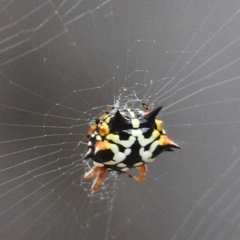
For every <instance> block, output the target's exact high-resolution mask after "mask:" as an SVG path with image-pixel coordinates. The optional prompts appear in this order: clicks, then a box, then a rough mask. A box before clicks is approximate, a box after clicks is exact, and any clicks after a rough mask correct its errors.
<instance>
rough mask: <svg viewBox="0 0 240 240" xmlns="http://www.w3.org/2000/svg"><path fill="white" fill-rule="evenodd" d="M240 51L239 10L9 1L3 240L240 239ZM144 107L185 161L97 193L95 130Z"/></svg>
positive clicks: (132, 2)
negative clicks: (112, 113)
mask: <svg viewBox="0 0 240 240" xmlns="http://www.w3.org/2000/svg"><path fill="white" fill-rule="evenodd" d="M239 50H240V2H239V1H237V0H230V1H223V0H198V1H196V0H183V1H177V0H168V1H163V0H162V1H157V0H148V1H146V0H145V1H143V0H121V1H117V0H105V1H104V0H90V1H89V0H88V1H86V0H79V1H77V0H76V1H73V0H46V1H45V0H39V1H33V0H9V1H4V0H3V1H0V84H1V85H0V127H1V134H0V138H1V139H0V180H1V181H0V239H3V240H5V239H11V240H12V239H19V240H23V239H24V240H26V239H58V240H60V239H64V240H66V239H71V240H72V239H81V240H83V239H116V240H118V239H121V240H122V239H124V240H125V239H133V240H134V239H156V240H158V239H160V240H167V239H171V240H179V239H180V240H186V239H205V240H212V239H218V240H225V239H240V210H239V209H240V174H239V173H240V150H239V134H240V130H239V127H240V121H239V113H240V97H239V91H240V68H239V63H240V55H239V52H240V51H239ZM142 102H146V103H147V104H149V106H150V107H151V108H153V107H157V106H160V105H162V106H163V110H162V111H161V113H160V114H159V118H160V119H162V120H163V121H164V128H165V129H166V131H167V133H168V134H169V136H170V137H171V138H172V139H173V140H174V141H175V142H177V143H178V144H179V145H180V146H181V148H182V149H181V150H176V151H175V152H173V153H163V154H162V155H160V156H158V157H157V159H156V160H155V162H153V163H151V164H149V165H148V175H147V178H146V181H145V182H144V183H143V184H140V183H138V182H134V181H132V180H131V179H129V178H127V177H126V176H125V175H120V176H118V175H115V174H108V175H107V178H106V180H105V181H104V183H103V184H102V187H101V189H100V190H99V191H98V192H96V193H91V191H90V187H91V181H90V182H87V181H85V180H84V179H83V175H84V173H85V171H86V170H87V169H88V168H89V164H90V165H91V161H90V162H88V161H83V160H82V157H83V154H84V153H85V151H86V139H85V137H86V132H87V129H88V127H89V124H90V122H92V121H93V120H94V118H96V116H98V115H99V113H101V112H102V111H104V110H105V109H106V108H107V107H108V106H112V105H115V106H121V107H126V106H129V107H137V108H138V107H141V103H142ZM133 172H134V171H133Z"/></svg>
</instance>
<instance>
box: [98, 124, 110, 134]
mask: <svg viewBox="0 0 240 240" xmlns="http://www.w3.org/2000/svg"><path fill="white" fill-rule="evenodd" d="M99 133H100V135H101V136H106V135H107V134H108V133H109V127H108V125H107V124H106V123H105V122H103V123H102V125H101V127H100V128H99Z"/></svg>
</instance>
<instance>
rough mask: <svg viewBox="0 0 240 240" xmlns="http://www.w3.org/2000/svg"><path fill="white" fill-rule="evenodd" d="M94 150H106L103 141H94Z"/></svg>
mask: <svg viewBox="0 0 240 240" xmlns="http://www.w3.org/2000/svg"><path fill="white" fill-rule="evenodd" d="M94 147H95V152H98V151H100V150H106V146H105V144H104V142H103V141H98V142H96V143H95V146H94Z"/></svg>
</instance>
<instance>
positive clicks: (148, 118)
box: [84, 103, 180, 190]
mask: <svg viewBox="0 0 240 240" xmlns="http://www.w3.org/2000/svg"><path fill="white" fill-rule="evenodd" d="M142 105H143V108H144V110H140V109H130V108H125V109H119V110H115V109H114V108H110V109H108V110H107V111H106V112H104V113H103V114H101V116H100V117H99V118H97V119H96V122H95V124H94V125H92V126H91V127H90V129H89V131H88V135H87V140H88V151H87V153H86V155H85V156H84V159H88V158H91V159H92V160H93V164H94V166H93V167H92V169H91V170H90V171H88V172H87V173H86V174H85V176H84V178H85V179H87V180H88V179H91V178H92V177H93V176H95V175H97V176H96V178H95V181H94V183H93V185H92V189H93V190H97V189H98V188H99V186H100V184H101V182H102V180H103V179H104V176H105V173H106V171H107V170H108V171H118V172H120V173H122V172H123V173H125V174H126V175H128V176H129V177H131V178H133V179H134V180H136V181H139V182H143V181H144V180H145V176H146V172H147V166H146V164H147V163H149V162H152V161H153V160H154V158H155V157H156V156H157V155H159V154H160V153H162V152H163V151H173V149H172V148H180V147H179V146H178V145H177V144H176V143H174V142H173V141H171V140H170V139H169V138H168V137H167V135H166V132H165V130H164V129H163V128H162V121H161V120H157V119H156V116H157V114H158V113H159V111H160V110H161V109H162V107H158V108H156V109H155V110H152V111H151V110H150V109H149V108H148V106H147V105H146V104H144V103H143V104H142ZM130 168H137V169H138V170H139V174H140V175H139V177H136V176H132V175H131V174H129V173H128V170H129V169H130Z"/></svg>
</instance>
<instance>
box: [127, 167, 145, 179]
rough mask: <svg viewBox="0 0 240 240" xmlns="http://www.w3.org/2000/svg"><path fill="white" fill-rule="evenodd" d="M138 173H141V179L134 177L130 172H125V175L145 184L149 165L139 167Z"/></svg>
mask: <svg viewBox="0 0 240 240" xmlns="http://www.w3.org/2000/svg"><path fill="white" fill-rule="evenodd" d="M137 169H138V171H139V177H136V176H132V175H131V174H129V173H128V172H125V174H126V175H127V176H129V177H130V178H132V179H134V180H135V181H138V182H144V181H145V176H146V174H147V165H146V164H143V165H141V166H139V167H137Z"/></svg>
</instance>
